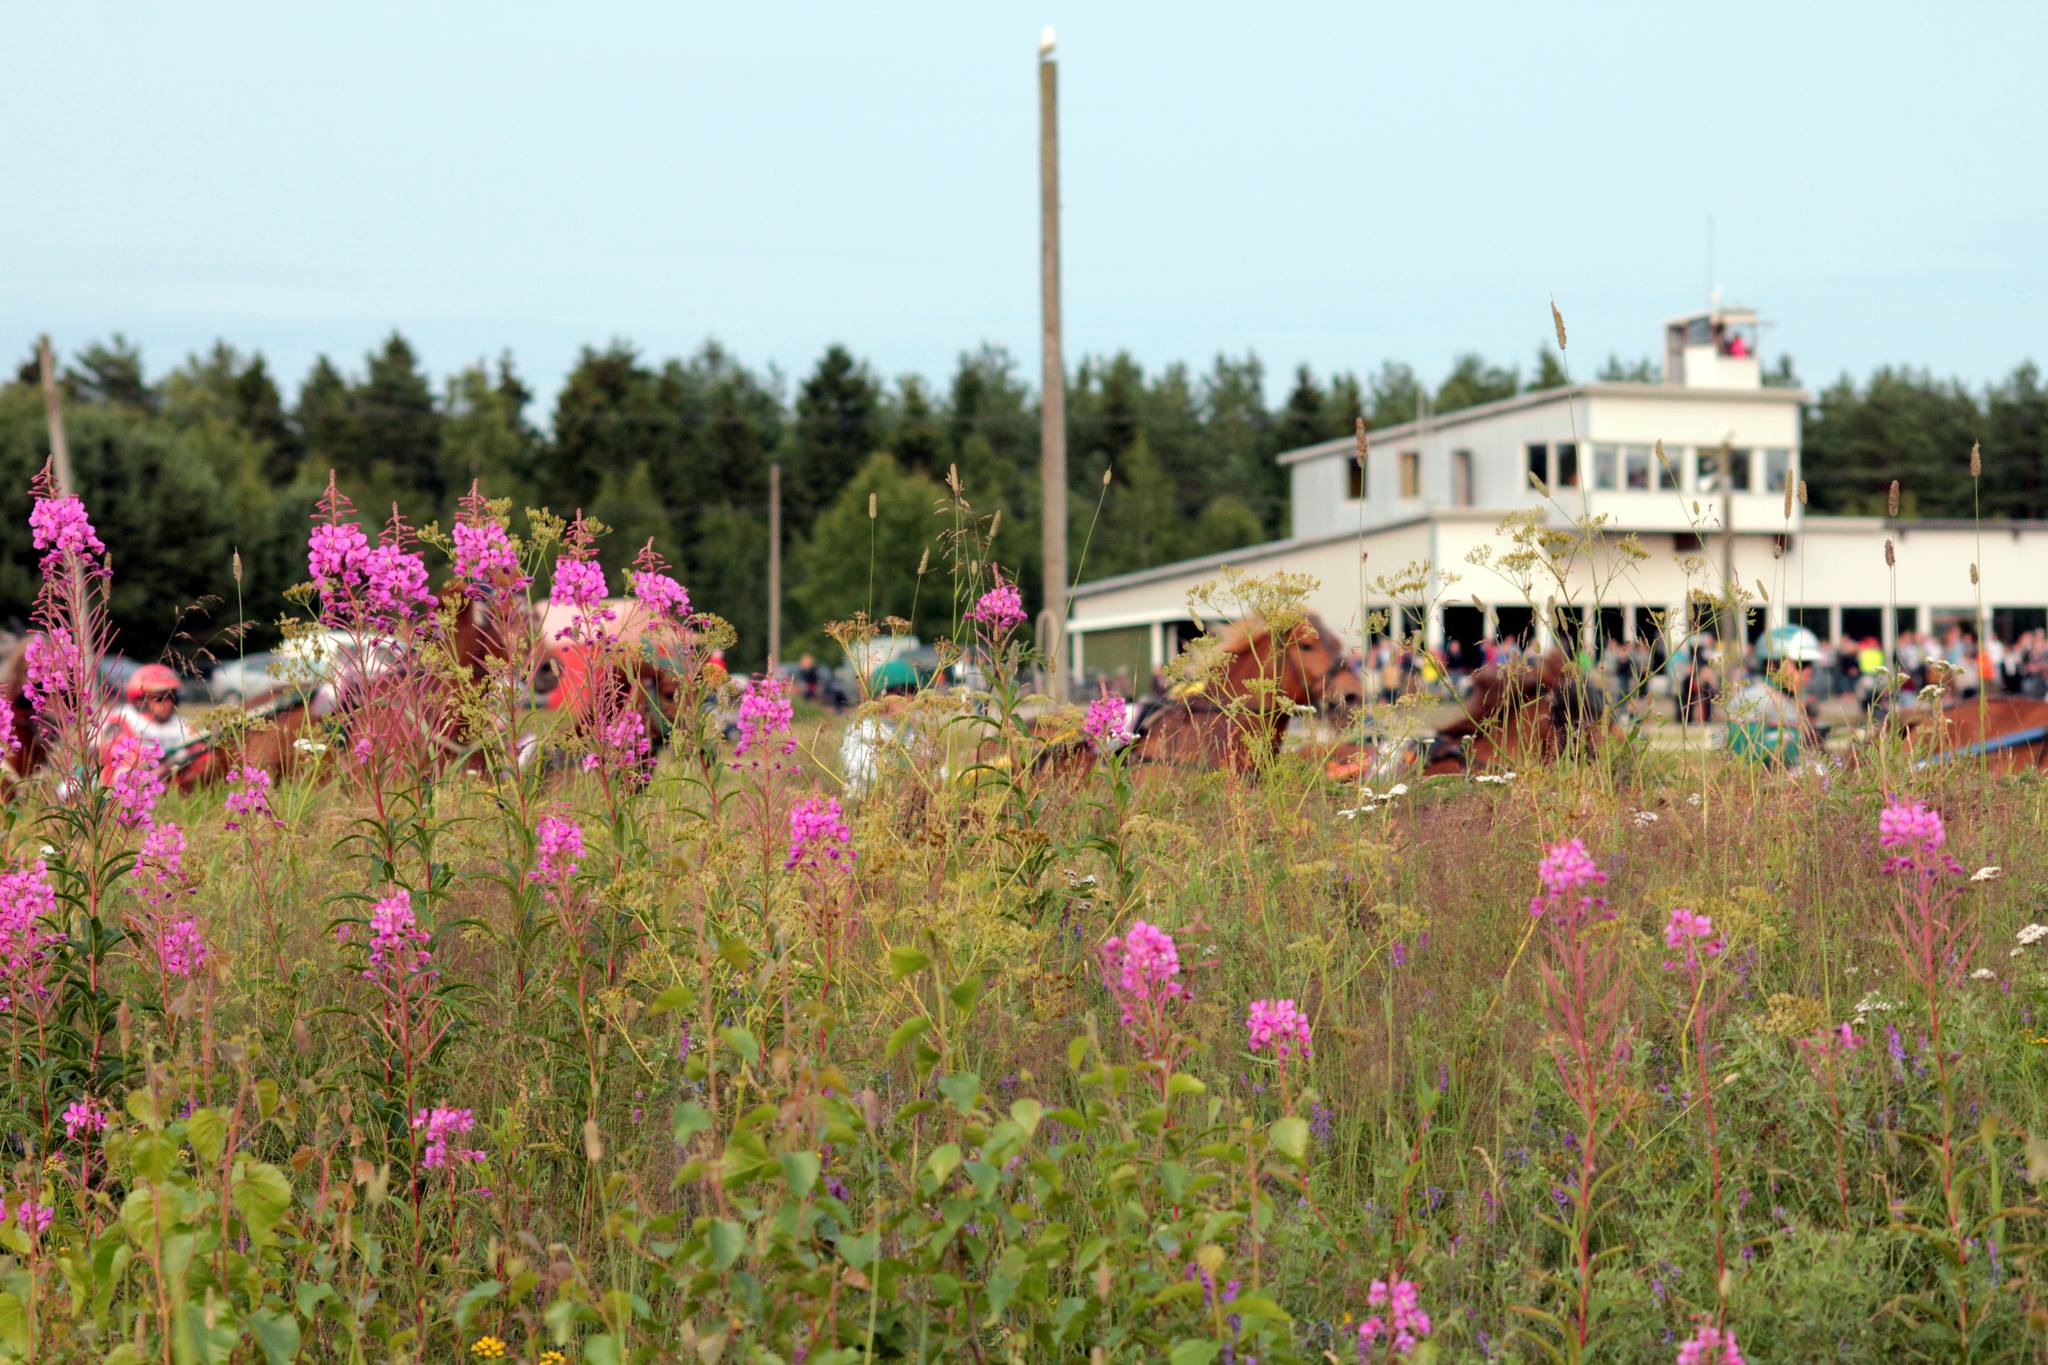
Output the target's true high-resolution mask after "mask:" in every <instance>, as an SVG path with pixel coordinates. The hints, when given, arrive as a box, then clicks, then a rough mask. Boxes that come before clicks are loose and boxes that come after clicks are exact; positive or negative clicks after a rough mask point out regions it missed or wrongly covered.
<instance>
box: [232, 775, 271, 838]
mask: <svg viewBox="0 0 2048 1365" xmlns="http://www.w3.org/2000/svg"><path fill="white" fill-rule="evenodd" d="M226 806H227V812H228V818H227V821H226V824H225V826H224V827H225V828H227V829H240V828H242V827H243V825H245V824H249V823H260V822H268V823H270V824H273V825H274V824H279V823H281V822H280V821H279V820H278V818H277V815H276V813H275V812H273V811H272V810H271V808H270V774H269V773H267V772H265V771H264V770H263V769H261V768H253V767H241V768H235V769H233V770H232V771H230V772H229V773H228V796H227V802H226Z"/></svg>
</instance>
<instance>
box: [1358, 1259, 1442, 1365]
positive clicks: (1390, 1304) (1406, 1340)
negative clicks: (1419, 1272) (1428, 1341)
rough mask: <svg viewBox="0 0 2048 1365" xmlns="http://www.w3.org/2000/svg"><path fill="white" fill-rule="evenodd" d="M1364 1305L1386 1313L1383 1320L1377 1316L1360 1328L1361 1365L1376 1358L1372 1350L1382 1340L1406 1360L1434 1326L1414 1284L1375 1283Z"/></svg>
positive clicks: (1359, 1351) (1359, 1356) (1407, 1282)
mask: <svg viewBox="0 0 2048 1365" xmlns="http://www.w3.org/2000/svg"><path fill="white" fill-rule="evenodd" d="M1365 1301H1366V1303H1367V1304H1368V1305H1369V1306H1371V1307H1373V1308H1378V1309H1382V1310H1384V1316H1382V1315H1381V1314H1380V1313H1375V1314H1374V1315H1373V1316H1371V1317H1369V1318H1367V1319H1366V1320H1365V1321H1364V1322H1361V1323H1359V1324H1358V1359H1359V1362H1360V1365H1365V1363H1366V1362H1367V1361H1368V1360H1370V1359H1371V1358H1372V1356H1374V1355H1376V1354H1377V1352H1375V1351H1374V1350H1373V1347H1374V1346H1375V1345H1376V1344H1377V1343H1378V1342H1379V1340H1380V1339H1381V1338H1382V1337H1386V1338H1388V1339H1389V1340H1390V1342H1391V1344H1392V1346H1393V1350H1394V1355H1395V1356H1396V1357H1405V1356H1407V1355H1408V1354H1409V1353H1410V1352H1411V1351H1413V1350H1414V1349H1415V1348H1416V1347H1417V1346H1420V1345H1421V1344H1422V1339H1423V1338H1424V1337H1426V1336H1428V1335H1429V1329H1430V1327H1431V1325H1432V1324H1431V1323H1430V1320H1429V1314H1427V1313H1425V1312H1423V1311H1422V1297H1421V1295H1420V1294H1418V1293H1417V1292H1416V1289H1415V1284H1414V1281H1412V1280H1396V1281H1394V1283H1393V1284H1392V1285H1391V1286H1390V1285H1388V1283H1387V1282H1386V1281H1385V1280H1374V1281H1373V1282H1372V1288H1371V1289H1370V1290H1368V1291H1367V1293H1366V1296H1365Z"/></svg>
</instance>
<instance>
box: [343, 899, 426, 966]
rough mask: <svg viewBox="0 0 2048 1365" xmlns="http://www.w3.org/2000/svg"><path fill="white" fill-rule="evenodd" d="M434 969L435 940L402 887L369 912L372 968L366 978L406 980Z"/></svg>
mask: <svg viewBox="0 0 2048 1365" xmlns="http://www.w3.org/2000/svg"><path fill="white" fill-rule="evenodd" d="M344 928H346V926H344ZM433 969H434V951H433V938H432V936H431V935H429V934H428V933H427V931H426V930H425V929H422V928H421V927H420V922H419V918H418V917H417V916H416V915H414V914H413V909H412V893H411V892H410V891H406V890H404V889H403V888H401V889H399V890H397V891H394V892H392V894H390V895H389V896H386V897H385V898H384V899H383V900H381V901H378V902H377V904H376V905H375V906H373V907H372V908H371V910H370V965H369V966H367V967H365V968H364V969H363V975H364V976H366V977H369V978H372V979H375V978H376V977H379V976H394V977H399V978H406V977H415V976H424V975H428V974H430V973H431V972H432V971H433Z"/></svg>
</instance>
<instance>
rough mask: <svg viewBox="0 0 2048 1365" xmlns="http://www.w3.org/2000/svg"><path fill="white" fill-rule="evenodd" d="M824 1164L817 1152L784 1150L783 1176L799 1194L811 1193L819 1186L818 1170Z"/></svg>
mask: <svg viewBox="0 0 2048 1365" xmlns="http://www.w3.org/2000/svg"><path fill="white" fill-rule="evenodd" d="M823 1166H824V1163H823V1162H822V1161H821V1160H820V1159H819V1157H818V1154H817V1153H816V1152H784V1153H783V1154H782V1178H783V1179H784V1180H787V1181H788V1182H789V1188H790V1189H791V1190H793V1191H795V1192H796V1193H797V1194H799V1195H805V1194H809V1193H810V1192H811V1191H812V1190H813V1189H815V1188H817V1184H818V1172H819V1170H821V1169H822V1168H823Z"/></svg>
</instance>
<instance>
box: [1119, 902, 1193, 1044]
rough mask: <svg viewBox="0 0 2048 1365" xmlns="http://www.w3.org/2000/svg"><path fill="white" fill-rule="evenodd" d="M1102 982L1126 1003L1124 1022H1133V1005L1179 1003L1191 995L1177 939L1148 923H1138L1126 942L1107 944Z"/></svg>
mask: <svg viewBox="0 0 2048 1365" xmlns="http://www.w3.org/2000/svg"><path fill="white" fill-rule="evenodd" d="M1100 952H1101V955H1102V981H1103V984H1104V985H1106V986H1108V987H1109V988H1110V989H1111V990H1112V991H1115V992H1116V993H1117V994H1118V995H1120V996H1122V997H1123V998H1124V1000H1125V1005H1124V1022H1125V1023H1126V1024H1129V1023H1130V1022H1132V1014H1131V1003H1133V1002H1139V1001H1152V1000H1159V1001H1166V1000H1177V999H1179V998H1180V997H1182V996H1184V995H1186V994H1187V986H1186V985H1185V984H1184V983H1183V982H1182V981H1181V979H1180V949H1179V948H1178V947H1177V946H1175V944H1174V941H1173V935H1172V934H1169V933H1167V932H1166V931H1165V930H1164V929H1161V928H1159V927H1158V926H1156V925H1152V924H1147V923H1146V922H1145V921H1144V920H1134V921H1132V923H1131V928H1130V932H1128V933H1126V934H1125V935H1124V936H1123V937H1122V938H1120V939H1117V938H1112V939H1109V940H1107V941H1105V942H1104V943H1103V945H1102V947H1101V949H1100Z"/></svg>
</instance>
